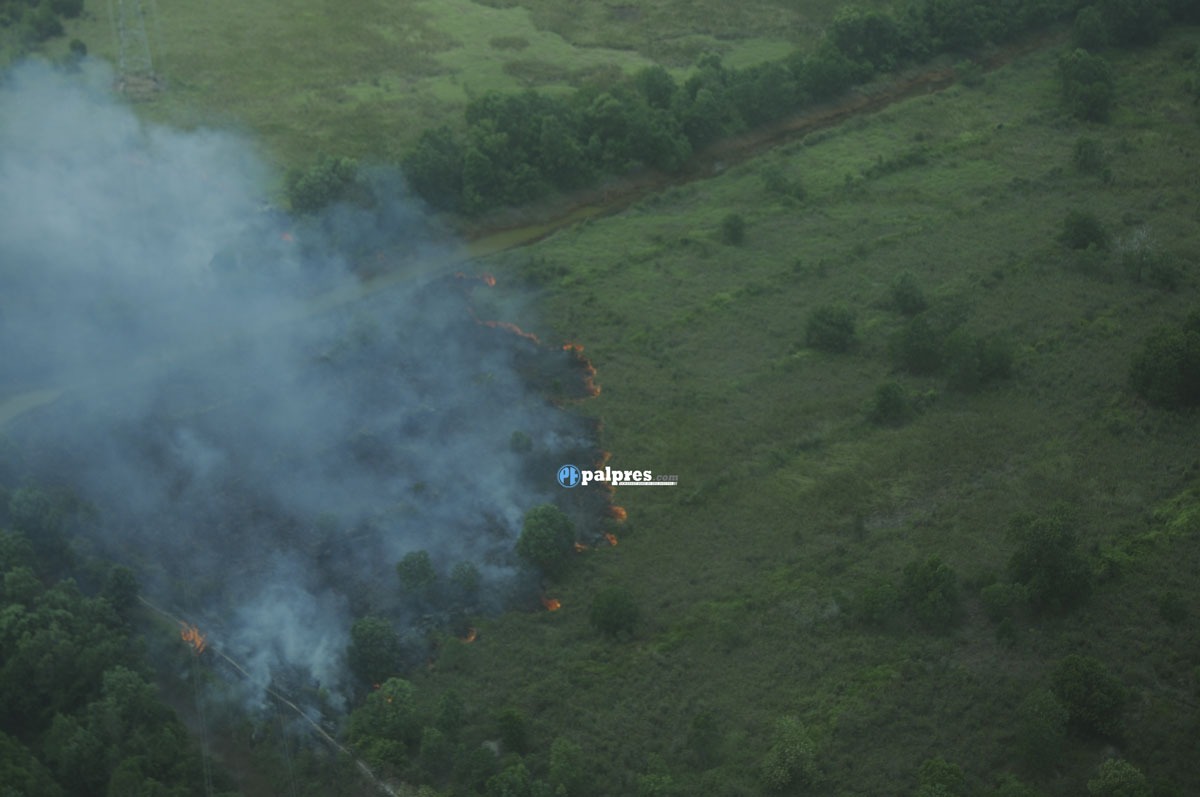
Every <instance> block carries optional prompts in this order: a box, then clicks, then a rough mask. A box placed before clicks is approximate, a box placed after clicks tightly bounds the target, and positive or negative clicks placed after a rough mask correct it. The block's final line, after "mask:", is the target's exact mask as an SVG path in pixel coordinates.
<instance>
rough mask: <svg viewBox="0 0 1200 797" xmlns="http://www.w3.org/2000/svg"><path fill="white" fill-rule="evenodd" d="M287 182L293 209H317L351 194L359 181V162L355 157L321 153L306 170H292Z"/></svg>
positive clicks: (308, 211)
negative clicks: (339, 156) (338, 156)
mask: <svg viewBox="0 0 1200 797" xmlns="http://www.w3.org/2000/svg"><path fill="white" fill-rule="evenodd" d="M286 182H287V198H288V203H289V204H290V205H291V206H292V210H294V211H296V212H297V213H315V212H316V211H318V210H320V209H321V208H323V207H326V206H327V205H332V204H333V203H335V202H342V201H345V200H347V199H349V198H350V197H351V195H352V194H353V192H354V189H355V188H356V186H357V185H358V163H357V162H356V161H354V159H352V158H335V157H333V156H331V155H327V154H324V153H322V154H321V155H319V156H318V157H317V160H316V163H314V164H313V165H312V166H310V167H309V168H308V169H307V170H306V171H300V170H292V171H291V172H289V173H288V176H287V181H286Z"/></svg>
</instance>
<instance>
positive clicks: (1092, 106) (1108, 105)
mask: <svg viewBox="0 0 1200 797" xmlns="http://www.w3.org/2000/svg"><path fill="white" fill-rule="evenodd" d="M1058 71H1059V77H1060V79H1061V81H1062V93H1063V101H1064V103H1065V104H1066V106H1067V110H1069V111H1070V112H1071V114H1072V115H1073V116H1075V117H1076V118H1078V119H1082V120H1084V121H1088V122H1105V121H1108V116H1109V112H1110V111H1111V109H1112V103H1113V98H1114V96H1115V94H1116V84H1115V81H1114V79H1113V74H1112V67H1110V66H1109V64H1108V61H1106V60H1104V59H1103V58H1102V57H1100V56H1098V55H1092V54H1091V53H1089V52H1088V51H1087V50H1081V49H1075V50H1072V51H1070V52H1067V53H1063V54H1062V55H1061V56H1060V57H1059V59H1058Z"/></svg>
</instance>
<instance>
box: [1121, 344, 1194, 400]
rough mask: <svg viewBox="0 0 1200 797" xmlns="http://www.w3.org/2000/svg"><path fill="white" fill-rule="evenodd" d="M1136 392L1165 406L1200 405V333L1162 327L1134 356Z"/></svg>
mask: <svg viewBox="0 0 1200 797" xmlns="http://www.w3.org/2000/svg"><path fill="white" fill-rule="evenodd" d="M1129 383H1130V385H1131V386H1132V388H1133V390H1134V392H1136V393H1137V394H1138V395H1139V396H1141V397H1142V398H1144V399H1146V401H1149V402H1150V403H1151V404H1157V405H1159V406H1162V407H1172V408H1173V407H1195V406H1197V405H1200V332H1195V331H1192V330H1189V329H1186V328H1178V327H1161V328H1159V329H1158V330H1156V331H1155V332H1154V333H1153V334H1151V335H1150V337H1149V338H1147V340H1146V342H1145V344H1144V345H1143V346H1142V350H1141V351H1140V352H1138V354H1137V355H1136V356H1135V357H1134V358H1133V364H1132V367H1131V368H1130V372H1129Z"/></svg>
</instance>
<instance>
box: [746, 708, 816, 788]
mask: <svg viewBox="0 0 1200 797" xmlns="http://www.w3.org/2000/svg"><path fill="white" fill-rule="evenodd" d="M816 759H817V754H816V745H814V744H813V740H812V737H811V736H810V735H809V733H808V730H807V729H806V728H805V727H804V725H803V724H802V723H801V722H800V720H799V719H797V718H796V717H781V718H779V720H777V721H776V723H775V733H774V736H773V737H772V740H771V747H770V748H769V749H768V750H767V753H766V755H765V756H763V759H762V762H761V763H760V764H759V776H760V777H761V778H762V781H763V785H764V786H766V787H767V789H768V790H770V791H784V790H786V789H792V788H795V787H797V786H804V785H808V784H811V783H812V780H813V778H814V777H815V776H816V773H817V760H816Z"/></svg>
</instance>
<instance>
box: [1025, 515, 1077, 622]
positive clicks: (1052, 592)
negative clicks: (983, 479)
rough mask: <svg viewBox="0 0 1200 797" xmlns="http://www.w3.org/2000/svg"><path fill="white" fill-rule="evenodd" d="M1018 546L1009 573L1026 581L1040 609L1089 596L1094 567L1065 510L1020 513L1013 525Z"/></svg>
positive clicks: (1059, 608)
mask: <svg viewBox="0 0 1200 797" xmlns="http://www.w3.org/2000/svg"><path fill="white" fill-rule="evenodd" d="M1009 537H1010V538H1011V539H1012V540H1014V541H1015V542H1016V545H1017V547H1016V550H1015V551H1013V554H1012V556H1011V557H1010V558H1009V560H1008V574H1009V577H1010V578H1012V580H1013V581H1015V582H1017V583H1019V584H1023V585H1024V586H1025V588H1026V589H1027V590H1028V593H1029V603H1030V605H1031V606H1032V607H1033V609H1034V610H1036V611H1063V610H1066V609H1069V608H1071V607H1072V606H1075V605H1076V604H1079V603H1081V602H1083V601H1084V600H1086V599H1087V597H1088V596H1089V595H1090V594H1091V591H1092V571H1091V568H1090V567H1088V563H1087V560H1086V559H1084V558H1083V556H1082V555H1081V554H1080V553H1079V551H1078V550H1077V540H1076V537H1075V532H1074V530H1072V529H1071V527H1070V520H1069V518H1068V516H1067V513H1065V511H1064V510H1061V509H1060V510H1057V511H1056V513H1054V514H1052V515H1050V516H1045V517H1042V516H1036V515H1019V516H1018V517H1016V518H1014V519H1013V521H1012V523H1011V525H1010V527H1009Z"/></svg>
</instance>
